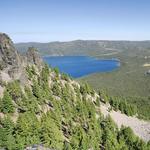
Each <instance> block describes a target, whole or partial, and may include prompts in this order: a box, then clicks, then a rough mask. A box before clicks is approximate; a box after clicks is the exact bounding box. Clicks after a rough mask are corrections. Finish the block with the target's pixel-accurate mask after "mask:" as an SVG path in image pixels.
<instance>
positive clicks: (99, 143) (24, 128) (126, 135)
mask: <svg viewBox="0 0 150 150" xmlns="http://www.w3.org/2000/svg"><path fill="white" fill-rule="evenodd" d="M0 37H1V38H0V51H6V50H7V51H8V53H9V51H11V48H10V47H11V46H12V42H11V41H10V39H8V38H7V36H6V35H5V34H2V35H0ZM13 50H14V49H13ZM8 53H7V54H8ZM9 54H10V53H9ZM29 54H30V56H31V57H30V61H28V62H27V61H26V59H27V58H26V57H25V56H24V57H21V56H19V55H18V54H17V53H16V56H15V57H14V59H13V61H14V60H16V58H19V60H20V61H18V63H17V64H20V66H21V67H20V66H19V68H17V66H16V65H15V67H16V69H18V70H17V71H19V72H22V73H24V76H15V74H16V72H14V70H12V65H13V64H12V63H11V62H12V61H8V62H9V63H8V65H6V66H4V67H3V68H1V70H0V72H1V74H0V75H1V82H0V91H1V92H0V96H1V99H0V135H1V136H0V147H1V148H4V149H8V150H16V149H18V150H21V149H25V148H26V147H28V146H31V145H34V144H39V145H40V144H42V145H43V146H44V147H48V148H51V149H56V150H62V149H64V150H75V149H77V150H99V149H102V150H104V149H106V150H110V149H111V150H121V149H122V150H128V149H130V150H149V149H150V143H149V142H147V143H146V141H145V142H144V141H143V140H142V139H140V138H139V137H137V136H136V135H135V134H134V133H133V131H132V130H131V129H130V128H129V127H125V126H122V127H121V128H118V127H117V125H116V124H115V123H114V121H113V120H112V119H111V117H110V116H109V115H107V116H103V113H102V112H101V105H102V104H103V105H105V104H108V103H110V104H111V105H112V107H111V109H114V110H116V111H117V110H118V109H119V110H120V111H121V112H122V113H125V114H127V115H129V116H130V115H131V116H132V115H134V114H136V108H134V106H131V105H129V104H127V103H124V104H123V103H121V102H120V101H118V102H117V103H116V101H113V100H112V99H110V97H109V96H107V95H106V94H105V93H103V92H100V93H96V92H95V91H94V90H93V89H92V88H91V87H90V86H89V85H88V84H80V83H78V82H76V81H74V80H73V79H71V78H70V77H68V76H67V75H65V74H60V73H59V71H58V69H56V68H49V67H48V66H47V65H44V64H43V63H42V62H40V58H39V57H38V56H37V51H36V50H35V49H33V48H32V49H31V48H30V49H29V51H28V53H27V56H28V55H29ZM31 54H32V55H31ZM1 58H3V59H4V57H3V55H2V57H1ZM7 58H10V55H9V57H7V55H6V57H5V60H8V59H7ZM28 58H29V57H28ZM37 60H38V61H37ZM6 62H7V61H6ZM22 63H23V64H22ZM37 63H38V64H37ZM13 68H14V66H13ZM9 69H11V74H10V73H9ZM4 74H5V77H4V76H3V75H4ZM6 75H7V78H6ZM10 75H11V76H10ZM110 111H111V110H110Z"/></svg>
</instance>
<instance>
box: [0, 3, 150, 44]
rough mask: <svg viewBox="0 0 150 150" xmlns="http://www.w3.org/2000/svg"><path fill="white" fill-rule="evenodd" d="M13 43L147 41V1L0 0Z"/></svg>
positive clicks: (3, 25) (3, 26)
mask: <svg viewBox="0 0 150 150" xmlns="http://www.w3.org/2000/svg"><path fill="white" fill-rule="evenodd" d="M0 19H1V21H0V32H5V33H7V34H9V35H10V36H11V38H12V39H13V41H14V42H28V41H37V42H50V41H70V40H76V39H85V40H89V39H91V40H95V39H98V40H150V1H149V0H0Z"/></svg>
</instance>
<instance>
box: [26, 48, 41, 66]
mask: <svg viewBox="0 0 150 150" xmlns="http://www.w3.org/2000/svg"><path fill="white" fill-rule="evenodd" d="M26 57H27V62H28V63H30V64H34V65H37V66H41V65H42V63H43V61H42V59H41V57H40V56H39V53H38V51H37V49H36V48H34V47H29V48H28V51H27V54H26Z"/></svg>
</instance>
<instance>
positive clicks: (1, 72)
mask: <svg viewBox="0 0 150 150" xmlns="http://www.w3.org/2000/svg"><path fill="white" fill-rule="evenodd" d="M29 64H35V65H37V66H42V64H43V62H42V59H41V58H40V56H39V54H38V52H37V50H36V49H35V48H33V47H30V48H29V49H28V51H27V54H26V56H21V55H20V54H19V53H18V51H17V50H16V49H15V47H14V44H13V42H12V40H11V39H10V38H9V36H8V35H7V34H5V33H0V81H5V82H9V81H11V80H14V79H15V80H20V81H21V82H23V83H25V82H26V75H25V68H26V66H27V65H29ZM0 83H1V82H0Z"/></svg>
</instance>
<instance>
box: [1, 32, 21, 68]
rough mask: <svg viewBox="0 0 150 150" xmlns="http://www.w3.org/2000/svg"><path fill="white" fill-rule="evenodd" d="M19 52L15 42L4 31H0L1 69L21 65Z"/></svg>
mask: <svg viewBox="0 0 150 150" xmlns="http://www.w3.org/2000/svg"><path fill="white" fill-rule="evenodd" d="M19 64H20V59H19V54H18V52H17V51H16V50H15V47H14V45H13V42H12V41H11V39H10V38H9V37H8V36H7V35H6V34H4V33H0V69H1V70H3V69H4V68H7V67H9V68H14V67H15V68H16V67H19Z"/></svg>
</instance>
